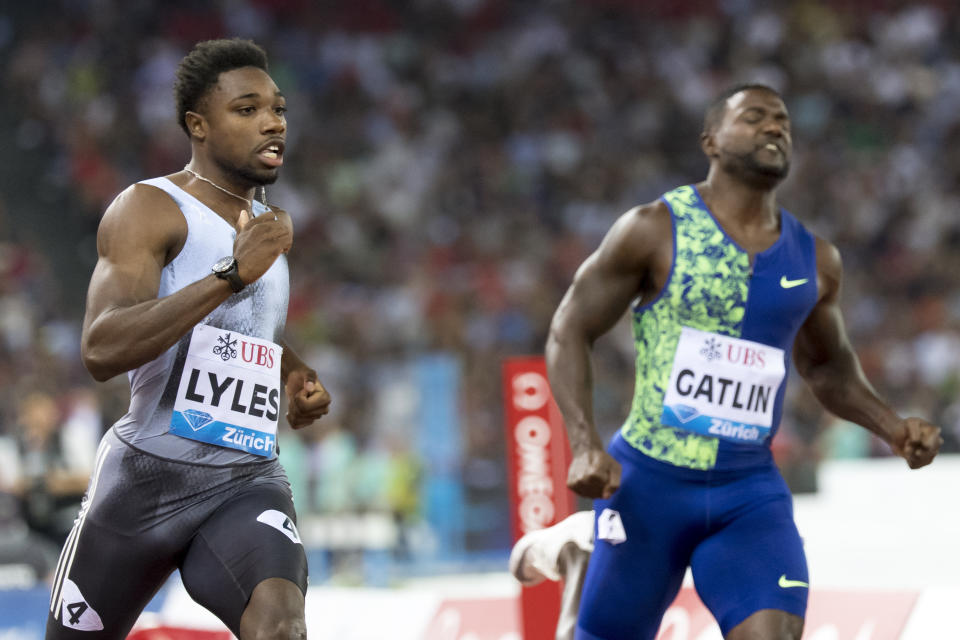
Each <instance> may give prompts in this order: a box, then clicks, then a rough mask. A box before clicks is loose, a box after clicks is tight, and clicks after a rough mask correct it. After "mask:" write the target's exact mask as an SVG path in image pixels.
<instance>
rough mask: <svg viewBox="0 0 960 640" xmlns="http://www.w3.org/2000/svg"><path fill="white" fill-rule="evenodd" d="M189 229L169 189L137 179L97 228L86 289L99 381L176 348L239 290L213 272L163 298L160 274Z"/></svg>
mask: <svg viewBox="0 0 960 640" xmlns="http://www.w3.org/2000/svg"><path fill="white" fill-rule="evenodd" d="M186 235H187V223H186V220H185V219H184V218H183V214H181V213H180V211H179V209H177V206H176V204H175V203H174V202H173V200H171V199H170V197H169V196H168V195H167V194H165V193H164V192H163V191H161V190H159V189H156V188H154V187H150V186H146V185H134V186H132V187H130V188H128V189H127V190H126V191H124V192H123V193H121V194H120V195H119V196H118V197H117V199H116V200H114V201H113V203H112V204H111V205H110V207H109V208H108V209H107V211H106V213H105V214H104V216H103V219H102V220H101V222H100V228H99V229H98V231H97V253H98V255H99V259H98V260H97V265H96V267H95V268H94V270H93V275H92V277H91V279H90V287H89V289H88V291H87V309H86V314H85V316H84V320H83V334H82V337H81V343H80V344H81V354H82V356H83V363H84V365H85V366H86V367H87V370H88V371H90V373H91V374H92V375H93V377H94V378H95V379H97V380H99V381H101V382H102V381H104V380H108V379H109V378H112V377H113V376H115V375H117V374H119V373H123V372H124V371H129V370H131V369H134V368H136V367H138V366H140V365H142V364H144V363H146V362H149V361H151V360H153V359H155V358H156V357H158V356H159V355H160V354H162V353H163V352H164V351H166V350H167V349H169V348H170V347H171V346H173V344H174V343H176V341H177V340H179V339H180V338H181V337H182V336H184V335H185V334H186V333H187V332H188V331H190V329H192V328H193V326H194V325H195V324H197V323H198V322H199V321H200V320H202V319H203V318H204V317H206V316H207V314H209V313H210V312H211V311H213V310H214V309H216V308H217V306H218V305H220V304H221V303H222V302H223V301H224V300H226V299H227V298H228V297H230V294H231V293H232V292H231V290H230V286H229V285H228V284H227V282H226V281H224V280H221V279H220V278H217V277H216V276H214V275H213V274H211V275H209V276H207V277H205V278H202V279H201V280H198V281H197V282H195V283H193V284H191V285H189V286H187V287H185V288H184V289H182V290H180V291H177V292H176V293H174V294H172V295H170V296H166V297H164V298H159V299H158V298H157V293H158V290H159V288H160V272H161V271H162V269H163V267H164V266H165V265H166V263H167V262H168V261H169V259H168V256H169V255H170V254H171V253H172V252H173V251H178V250H179V248H180V247H181V246H182V243H183V241H184V239H185V238H186Z"/></svg>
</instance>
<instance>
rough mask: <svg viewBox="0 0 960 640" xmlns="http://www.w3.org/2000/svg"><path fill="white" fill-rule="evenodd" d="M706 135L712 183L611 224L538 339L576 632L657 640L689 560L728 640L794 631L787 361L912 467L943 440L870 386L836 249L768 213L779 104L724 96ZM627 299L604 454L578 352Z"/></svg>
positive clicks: (797, 565)
mask: <svg viewBox="0 0 960 640" xmlns="http://www.w3.org/2000/svg"><path fill="white" fill-rule="evenodd" d="M700 142H701V148H702V150H703V152H704V154H705V155H706V156H707V158H708V159H709V162H710V168H709V172H708V175H707V177H706V180H705V181H703V182H700V183H698V184H696V185H687V186H682V187H679V188H676V189H674V190H672V191H669V192H667V193H666V194H664V195H663V197H662V198H661V199H660V200H658V201H656V202H653V203H651V204H647V205H643V206H639V207H635V208H633V209H631V210H629V211H628V212H627V213H625V214H624V215H623V216H622V217H621V218H620V219H619V220H618V221H617V222H616V223H615V224H614V225H613V227H612V228H611V230H610V231H609V233H608V234H607V236H606V237H605V238H604V240H603V242H602V243H601V245H600V247H599V248H598V249H597V250H596V251H595V252H594V253H593V254H592V255H591V256H590V257H589V258H588V259H587V260H586V261H585V262H584V263H583V265H581V267H580V269H579V270H578V271H577V273H576V276H575V278H574V281H573V284H572V285H571V286H570V288H569V289H568V291H567V293H566V295H565V296H564V298H563V300H562V302H561V303H560V306H559V308H558V309H557V311H556V314H555V316H554V319H553V323H552V326H551V331H550V336H549V339H548V341H547V347H546V356H547V367H548V372H549V377H550V383H551V387H552V389H553V393H554V397H555V398H556V400H557V404H558V406H559V407H560V410H561V412H562V413H563V415H564V418H565V421H566V426H567V431H568V436H569V440H570V445H571V449H572V454H573V458H572V462H571V464H570V468H569V474H568V486H569V487H570V488H571V489H573V490H574V491H575V492H577V493H578V494H580V495H582V496H585V497H588V498H593V499H595V502H594V512H595V516H596V520H595V522H596V525H595V526H596V529H595V546H594V550H593V553H592V556H591V558H590V562H589V566H588V569H587V573H586V576H585V578H584V586H583V593H582V599H581V602H580V608H579V617H578V622H577V627H576V632H575V637H576V638H577V639H580V640H601V639H603V640H619V639H621V638H642V639H645V640H652V639H653V638H654V637H655V635H656V633H657V630H658V628H659V625H660V621H661V619H662V617H663V614H664V612H665V611H666V609H667V607H668V606H669V605H670V603H671V602H672V601H673V599H674V597H675V596H676V594H677V592H678V590H679V588H680V585H681V582H682V579H683V576H684V573H685V571H686V569H687V567H688V566H689V567H690V568H691V570H692V572H693V577H694V582H695V585H696V588H697V592H698V593H699V595H700V598H701V600H703V602H704V604H705V605H706V606H707V608H708V609H709V610H710V611H711V613H712V614H713V616H714V617H715V618H716V620H717V622H718V623H719V625H720V629H721V631H722V632H723V634H724V637H725V638H728V639H729V640H746V639H747V638H766V639H774V638H776V639H783V640H799V638H800V636H801V633H802V631H803V618H804V614H805V611H806V605H807V595H808V588H809V587H808V576H807V565H806V560H805V557H804V552H803V545H802V542H801V540H800V536H799V533H798V532H797V528H796V525H795V524H794V522H793V510H792V498H791V495H790V492H789V490H788V488H787V486H786V484H785V483H784V481H783V478H782V476H781V475H780V473H779V471H778V470H777V467H776V466H775V464H774V461H773V456H772V454H771V451H770V442H771V440H772V438H773V437H774V435H775V434H776V432H777V428H778V426H779V422H780V417H781V414H782V411H783V406H782V404H783V396H784V393H785V387H786V378H787V372H788V371H789V370H790V365H791V360H792V361H793V363H794V364H795V365H796V369H797V371H798V372H799V373H800V375H801V376H802V377H803V378H804V380H805V381H806V382H807V383H808V384H809V385H810V387H811V389H812V391H813V392H814V394H815V395H816V397H817V398H818V399H819V400H820V402H821V403H822V404H823V405H824V406H825V407H826V408H827V409H829V410H830V411H831V412H833V413H835V414H836V415H838V416H840V417H842V418H844V419H847V420H850V421H853V422H856V423H858V424H860V425H861V426H863V427H864V428H866V429H867V430H869V431H871V432H873V433H875V434H876V435H877V436H879V437H880V438H882V439H883V440H884V441H885V442H886V443H887V444H888V445H889V446H890V447H891V448H892V450H893V451H894V452H895V453H896V454H898V455H900V456H902V457H903V458H904V459H905V460H906V461H907V463H908V465H909V466H910V468H912V469H916V468H919V467H922V466H924V465H927V464H929V463H930V462H931V461H932V460H933V458H934V456H935V455H936V453H937V451H938V450H939V447H940V444H941V443H942V439H941V437H940V429H939V427H936V426H935V425H933V424H931V423H929V422H927V421H926V420H923V419H920V418H901V417H899V416H898V415H897V414H896V413H895V412H894V411H893V410H892V409H891V408H890V407H889V405H888V404H887V403H886V402H885V401H884V400H883V399H881V398H880V397H879V396H878V395H877V393H876V392H875V391H874V389H873V387H872V386H871V385H870V383H869V382H868V381H867V379H866V377H865V376H864V374H863V370H862V369H861V366H860V363H859V361H858V359H857V356H856V354H855V353H854V351H853V348H852V346H851V344H850V341H849V339H848V337H847V335H846V330H845V328H844V323H843V320H842V316H841V313H840V307H839V298H840V283H841V279H842V266H841V261H840V256H839V253H838V251H837V250H836V248H835V247H834V246H833V245H831V244H830V243H828V242H827V241H825V240H823V239H822V238H819V237H816V236H814V235H813V234H812V233H810V232H809V231H807V229H806V228H805V227H804V226H803V225H802V224H801V223H800V222H799V221H798V220H797V219H796V218H794V217H793V216H792V215H791V214H790V213H789V212H787V211H786V210H785V209H783V208H781V207H780V206H779V204H778V200H777V195H776V190H777V186H778V185H779V184H780V182H781V181H782V180H783V179H784V178H785V177H786V175H787V173H788V171H789V167H790V158H791V151H792V137H791V129H790V117H789V115H788V113H787V109H786V107H785V105H784V103H783V101H782V99H781V97H780V95H779V94H778V93H777V92H776V91H775V90H774V89H772V88H770V87H768V86H765V85H760V84H749V85H738V86H736V87H733V88H731V89H729V90H727V91H725V92H724V93H722V94H721V95H720V96H719V97H718V98H716V99H715V100H714V101H713V102H712V103H711V105H710V106H709V108H708V109H707V112H706V116H705V118H704V124H703V132H702V134H701V136H700ZM628 308H629V309H630V310H631V314H632V319H633V328H634V339H635V345H636V351H637V359H636V382H635V384H636V387H635V393H634V402H633V406H632V409H631V412H630V415H629V416H628V418H627V420H626V422H625V423H624V425H623V427H622V428H621V429H620V431H619V432H618V433H617V434H615V435H614V437H613V439H612V441H611V442H610V444H609V447H607V448H606V450H605V448H604V445H603V443H602V441H601V439H600V436H599V434H598V432H597V429H596V427H595V426H594V422H593V420H594V418H593V410H592V393H593V389H592V387H593V384H592V375H591V365H590V349H591V345H592V344H593V343H594V341H595V340H596V339H597V338H599V337H600V336H601V335H602V334H604V333H605V332H607V331H608V330H609V329H610V328H611V327H612V326H613V325H614V323H615V322H616V321H617V320H618V319H619V318H620V317H622V316H623V314H624V312H625V311H626V310H627V309H628ZM558 535H561V534H558ZM515 574H516V571H515Z"/></svg>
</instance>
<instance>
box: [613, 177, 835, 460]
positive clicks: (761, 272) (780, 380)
mask: <svg viewBox="0 0 960 640" xmlns="http://www.w3.org/2000/svg"><path fill="white" fill-rule="evenodd" d="M663 200H664V202H665V203H666V204H667V206H668V207H669V209H670V211H671V217H672V222H673V233H674V259H673V266H672V269H671V271H670V275H669V276H668V278H667V282H666V285H665V286H664V288H663V290H662V291H661V292H660V293H659V295H658V296H657V297H656V298H655V299H654V300H652V301H651V302H648V303H643V304H638V305H637V306H636V307H635V308H634V309H633V310H632V314H633V334H634V343H635V345H636V350H637V360H636V367H637V377H636V389H635V392H634V397H633V404H632V407H631V411H630V415H629V417H628V418H627V420H626V422H625V424H624V425H623V427H622V428H621V430H620V435H621V437H622V438H623V439H624V440H625V441H626V442H627V443H629V444H630V445H632V446H633V447H635V448H636V449H638V450H640V451H641V452H643V453H645V454H646V455H648V456H651V457H653V458H655V459H657V460H660V461H663V462H666V463H669V464H672V465H675V466H678V467H684V468H688V469H744V468H749V467H754V466H759V465H762V464H766V463H768V462H769V461H770V459H771V454H770V440H771V439H772V437H773V435H774V434H775V433H776V430H777V426H778V424H779V421H780V416H781V414H782V410H783V407H782V405H783V396H784V388H785V386H786V377H787V372H788V371H789V369H790V355H791V349H792V345H793V340H794V338H795V336H796V334H797V331H798V330H799V328H800V326H801V325H802V324H803V322H804V321H805V320H806V318H807V316H808V314H809V313H810V311H811V309H812V308H813V306H814V305H815V304H816V300H817V270H816V250H815V241H814V237H813V235H812V234H811V233H810V232H809V231H807V230H806V229H805V228H804V227H803V226H802V225H801V224H800V223H799V222H798V221H797V220H796V218H794V217H793V216H792V215H791V214H790V213H789V212H787V211H785V210H782V209H781V211H780V220H781V232H780V238H779V239H778V240H777V241H776V242H775V243H774V244H773V245H772V246H771V247H770V248H768V249H767V250H765V251H762V252H760V253H758V254H756V255H755V256H754V258H753V260H752V261H751V257H750V255H749V254H748V253H747V252H746V251H744V250H743V249H742V248H740V247H739V246H738V245H737V244H736V243H735V242H734V241H733V240H732V239H731V238H730V237H729V236H727V234H726V233H725V232H724V231H723V229H722V228H721V227H720V225H719V224H718V223H717V221H716V220H715V219H714V217H713V215H712V213H711V212H710V211H709V209H708V208H707V206H706V204H705V203H704V202H703V200H702V199H701V197H700V194H699V193H698V192H697V190H696V188H695V187H693V186H684V187H679V188H677V189H674V190H673V191H670V192H669V193H667V194H665V195H664V196H663Z"/></svg>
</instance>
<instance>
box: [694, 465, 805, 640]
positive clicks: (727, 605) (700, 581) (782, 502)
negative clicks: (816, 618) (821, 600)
mask: <svg viewBox="0 0 960 640" xmlns="http://www.w3.org/2000/svg"><path fill="white" fill-rule="evenodd" d="M714 495H715V498H716V502H715V506H716V514H717V517H718V518H725V517H726V518H727V520H726V521H725V522H723V524H722V526H720V527H718V529H717V530H716V532H715V533H713V534H712V535H711V536H710V537H709V538H707V539H706V540H704V541H703V542H702V543H701V544H700V545H699V546H698V547H697V549H696V550H695V551H694V552H693V558H692V560H691V568H692V570H693V579H694V583H695V584H696V588H697V593H698V594H699V595H700V599H701V600H703V603H704V604H705V605H706V606H707V608H708V609H710V611H711V612H712V613H713V615H714V617H715V618H716V619H717V622H718V623H719V624H720V629H721V631H723V633H724V634H726V633H727V632H729V631H730V629H732V628H733V627H735V626H736V625H738V624H739V623H741V622H742V621H744V620H745V619H747V618H748V617H749V616H750V615H751V614H753V613H754V612H756V611H760V610H761V609H777V610H780V611H786V612H787V613H792V614H794V615H796V616H799V617H801V618H803V617H804V614H805V612H806V607H807V593H808V590H809V589H808V587H807V583H808V581H809V578H808V577H807V561H806V557H805V555H804V553H803V542H802V540H801V539H800V534H799V533H798V532H797V527H796V525H795V524H794V521H793V501H792V498H791V496H790V493H789V492H788V490H787V488H786V485H785V484H784V483H783V480H782V478H781V477H780V474H779V473H778V472H777V471H776V470H775V469H772V470H771V471H770V472H769V473H767V474H765V475H763V476H754V477H750V478H747V479H744V480H741V481H739V482H738V483H736V484H734V485H731V486H728V487H724V488H723V489H722V491H721V490H718V491H717V492H716V493H715V494H714ZM724 496H726V497H724ZM745 496H750V497H749V498H745ZM727 514H729V515H727Z"/></svg>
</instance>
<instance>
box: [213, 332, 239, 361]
mask: <svg viewBox="0 0 960 640" xmlns="http://www.w3.org/2000/svg"><path fill="white" fill-rule="evenodd" d="M213 355H215V356H220V359H221V360H223V361H224V362H226V361H227V360H229V359H230V358H236V357H237V339H236V338H234V339H233V340H231V339H230V334H229V333H228V334H226V335H222V336H219V337H218V338H217V344H216V345H215V346H214V347H213Z"/></svg>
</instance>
